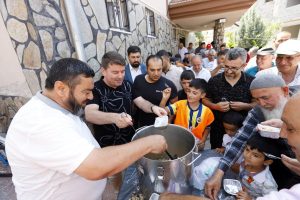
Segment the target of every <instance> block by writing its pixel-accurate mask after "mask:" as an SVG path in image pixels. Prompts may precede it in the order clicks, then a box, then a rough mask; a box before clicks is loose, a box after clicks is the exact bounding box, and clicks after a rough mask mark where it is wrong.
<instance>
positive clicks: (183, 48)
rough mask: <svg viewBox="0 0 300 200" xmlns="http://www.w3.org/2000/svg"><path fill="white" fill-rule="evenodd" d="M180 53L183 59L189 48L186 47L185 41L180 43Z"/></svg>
mask: <svg viewBox="0 0 300 200" xmlns="http://www.w3.org/2000/svg"><path fill="white" fill-rule="evenodd" d="M178 53H179V54H180V56H181V61H182V60H183V59H184V55H185V53H188V50H187V48H185V47H184V45H183V43H179V48H178Z"/></svg>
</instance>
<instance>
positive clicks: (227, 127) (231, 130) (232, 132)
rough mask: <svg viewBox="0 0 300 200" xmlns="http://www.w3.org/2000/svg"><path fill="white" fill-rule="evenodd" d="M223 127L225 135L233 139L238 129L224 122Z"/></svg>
mask: <svg viewBox="0 0 300 200" xmlns="http://www.w3.org/2000/svg"><path fill="white" fill-rule="evenodd" d="M223 126H224V129H225V133H226V134H228V135H229V136H230V137H233V136H234V135H235V134H236V132H237V130H238V129H239V128H238V127H237V126H236V125H233V124H228V123H226V122H223Z"/></svg>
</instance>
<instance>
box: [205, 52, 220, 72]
mask: <svg viewBox="0 0 300 200" xmlns="http://www.w3.org/2000/svg"><path fill="white" fill-rule="evenodd" d="M215 56H216V51H215V50H214V49H210V50H208V52H207V57H206V58H203V59H202V61H203V67H204V68H205V69H208V70H209V71H210V72H211V71H213V70H214V69H215V68H216V67H217V65H218V63H217V59H215Z"/></svg>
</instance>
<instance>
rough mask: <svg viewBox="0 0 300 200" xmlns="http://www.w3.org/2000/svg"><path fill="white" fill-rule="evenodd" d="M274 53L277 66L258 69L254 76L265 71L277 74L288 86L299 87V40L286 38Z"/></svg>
mask: <svg viewBox="0 0 300 200" xmlns="http://www.w3.org/2000/svg"><path fill="white" fill-rule="evenodd" d="M276 54H277V56H276V66H277V67H271V68H269V69H265V70H262V71H259V72H258V73H257V74H256V76H259V75H261V74H265V73H271V74H278V75H279V76H281V77H282V78H283V80H284V81H285V83H286V84H287V85H288V86H289V88H293V87H294V88H295V89H296V87H300V69H299V68H300V67H299V63H300V40H287V41H285V42H283V43H281V44H280V45H279V46H278V48H277V50H276ZM298 89H299V88H298Z"/></svg>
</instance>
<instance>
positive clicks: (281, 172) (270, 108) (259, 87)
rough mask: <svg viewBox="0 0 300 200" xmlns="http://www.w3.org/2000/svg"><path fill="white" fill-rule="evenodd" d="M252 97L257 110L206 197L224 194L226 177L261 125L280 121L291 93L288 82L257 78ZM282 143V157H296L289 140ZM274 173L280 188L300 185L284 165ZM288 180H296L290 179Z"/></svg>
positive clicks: (251, 113) (227, 152)
mask: <svg viewBox="0 0 300 200" xmlns="http://www.w3.org/2000/svg"><path fill="white" fill-rule="evenodd" d="M250 90H251V94H252V97H253V98H254V99H255V100H256V101H257V106H256V107H254V108H253V109H252V110H250V111H249V113H248V116H247V117H246V119H245V121H244V123H243V126H242V127H241V128H240V129H239V130H238V132H237V134H236V136H235V137H234V139H233V140H232V142H231V143H230V145H229V146H228V147H226V150H225V153H224V156H223V157H222V158H221V160H220V163H219V166H218V169H217V170H216V171H215V173H214V175H213V176H212V177H211V178H210V179H209V180H208V181H207V182H206V185H205V193H206V194H207V195H208V197H210V198H211V199H216V198H215V197H216V196H217V194H218V191H219V190H220V187H221V183H222V178H223V175H224V173H225V172H226V171H227V170H228V169H229V168H230V167H231V166H232V165H233V164H234V163H235V161H236V160H237V159H238V158H239V156H240V155H241V153H242V152H243V150H244V147H245V144H246V142H247V140H248V139H249V138H250V137H251V136H252V135H254V134H258V133H257V129H256V126H257V124H259V123H261V122H263V121H266V120H269V119H280V118H281V114H282V111H283V108H284V105H285V103H286V102H287V100H288V95H289V90H288V87H287V86H286V84H285V82H284V80H283V79H282V78H281V77H280V76H278V75H275V74H262V75H260V76H258V77H256V78H255V79H254V80H253V81H252V83H251V85H250ZM279 140H281V141H280V143H281V144H282V145H280V147H278V148H280V151H281V153H282V154H285V155H288V156H289V157H294V154H293V153H292V152H291V149H290V147H289V146H288V144H287V143H286V141H285V140H283V139H279ZM270 170H271V172H272V174H273V176H274V179H275V180H276V182H277V184H278V188H279V189H281V188H290V187H291V186H292V185H294V184H295V183H298V182H299V181H300V177H298V176H295V175H293V174H292V173H291V171H290V170H289V169H288V168H287V167H285V166H284V165H283V164H282V162H281V161H279V160H277V161H275V162H274V163H273V164H272V165H271V166H270ZM286 177H293V178H290V179H287V178H286Z"/></svg>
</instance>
